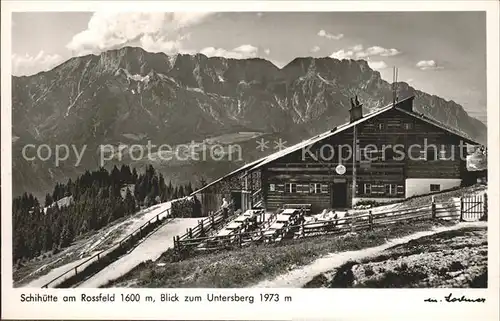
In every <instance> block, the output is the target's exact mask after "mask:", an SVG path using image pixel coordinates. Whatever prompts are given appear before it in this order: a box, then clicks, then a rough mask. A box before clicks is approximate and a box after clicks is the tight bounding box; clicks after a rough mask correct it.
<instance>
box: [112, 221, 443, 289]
mask: <svg viewBox="0 0 500 321" xmlns="http://www.w3.org/2000/svg"><path fill="white" fill-rule="evenodd" d="M436 224H439V225H441V224H443V223H435V222H431V221H425V222H407V223H400V224H394V225H391V226H387V227H384V228H380V229H376V230H374V231H366V232H362V233H359V234H357V233H350V234H347V235H345V236H333V235H332V236H320V237H313V238H309V239H301V240H291V241H285V242H280V243H277V244H273V245H258V246H252V247H248V248H242V249H237V250H234V251H226V252H220V253H209V254H204V255H198V256H196V257H192V258H188V259H186V260H183V261H180V262H174V260H173V258H172V257H171V255H170V253H169V252H166V253H165V254H164V255H163V257H162V258H160V260H158V261H157V262H151V261H149V262H145V263H143V264H141V265H140V266H138V267H137V268H136V269H134V270H132V271H131V272H130V273H128V274H126V275H124V276H123V277H121V278H119V279H117V280H116V281H114V282H112V283H110V284H108V286H111V287H173V288H175V287H218V288H221V287H247V286H251V285H253V284H255V283H257V282H259V281H262V280H265V279H268V278H272V277H275V276H277V275H280V274H282V273H286V272H287V271H289V270H291V269H293V268H296V267H299V266H303V265H306V264H309V263H311V262H312V261H314V260H315V259H317V258H319V257H321V256H323V255H326V254H328V253H334V252H343V251H349V250H358V249H362V248H367V247H372V246H377V245H381V244H383V243H385V242H386V241H387V239H389V238H397V237H401V236H405V235H409V234H412V233H415V232H419V231H424V230H429V229H431V228H432V227H433V226H435V225H436ZM158 263H160V264H158ZM161 263H163V264H161Z"/></svg>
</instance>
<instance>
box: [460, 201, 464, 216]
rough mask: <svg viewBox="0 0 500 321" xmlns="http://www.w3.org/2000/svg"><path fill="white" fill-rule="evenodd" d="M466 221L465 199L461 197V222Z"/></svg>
mask: <svg viewBox="0 0 500 321" xmlns="http://www.w3.org/2000/svg"><path fill="white" fill-rule="evenodd" d="M463 220H464V198H463V196H460V222H462V221H463Z"/></svg>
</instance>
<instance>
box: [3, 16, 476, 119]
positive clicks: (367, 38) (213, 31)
mask: <svg viewBox="0 0 500 321" xmlns="http://www.w3.org/2000/svg"><path fill="white" fill-rule="evenodd" d="M123 46H139V47H142V48H143V49H145V50H147V51H150V52H164V53H166V54H169V55H172V54H176V53H191V54H192V53H197V52H201V53H203V54H205V55H207V56H224V57H231V58H238V59H243V58H250V57H261V58H264V59H267V60H270V61H271V62H273V63H274V64H275V65H277V66H278V67H283V66H284V65H286V64H287V63H288V62H290V61H291V60H293V59H294V58H296V57H307V56H312V57H332V58H337V59H364V60H367V61H368V63H369V65H370V66H371V68H372V69H375V70H377V71H379V72H380V73H381V75H382V78H384V79H385V80H387V81H389V82H392V67H393V66H396V67H398V68H399V77H398V81H405V82H408V83H409V84H410V85H411V86H413V87H415V88H416V89H419V90H422V91H425V92H427V93H430V94H435V95H438V96H440V97H443V98H445V99H447V100H454V101H455V102H457V103H459V104H461V105H462V106H463V107H464V108H465V109H466V110H467V112H468V113H469V114H470V115H471V116H473V117H476V118H478V119H480V120H482V121H483V122H485V123H486V14H485V13H484V12H223V13H216V12H186V13H182V12H175V13H174V12H166V13H163V12H151V13H147V12H146V13H140V12H125V13H109V12H16V13H13V15H12V70H13V74H14V75H17V76H19V75H31V74H35V73H37V72H40V71H44V70H49V69H51V68H53V67H55V66H57V65H58V64H60V63H62V62H64V61H65V60H67V59H69V58H71V57H74V56H80V55H86V54H89V53H93V54H98V53H100V52H103V51H106V50H111V49H116V48H121V47H123Z"/></svg>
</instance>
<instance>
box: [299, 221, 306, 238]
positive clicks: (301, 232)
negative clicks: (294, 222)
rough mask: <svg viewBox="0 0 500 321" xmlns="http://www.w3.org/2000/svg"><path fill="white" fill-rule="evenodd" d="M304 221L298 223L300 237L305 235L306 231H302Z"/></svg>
mask: <svg viewBox="0 0 500 321" xmlns="http://www.w3.org/2000/svg"><path fill="white" fill-rule="evenodd" d="M304 221H305V220H302V221H301V222H300V237H304V236H305V235H306V231H305V229H304Z"/></svg>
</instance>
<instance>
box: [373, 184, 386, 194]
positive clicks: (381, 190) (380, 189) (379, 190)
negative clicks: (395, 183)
mask: <svg viewBox="0 0 500 321" xmlns="http://www.w3.org/2000/svg"><path fill="white" fill-rule="evenodd" d="M371 194H374V195H384V194H385V185H383V184H377V185H374V184H372V185H371Z"/></svg>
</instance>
